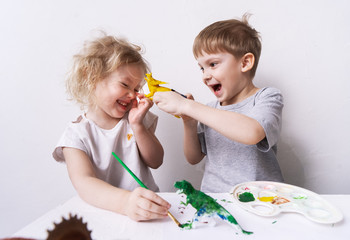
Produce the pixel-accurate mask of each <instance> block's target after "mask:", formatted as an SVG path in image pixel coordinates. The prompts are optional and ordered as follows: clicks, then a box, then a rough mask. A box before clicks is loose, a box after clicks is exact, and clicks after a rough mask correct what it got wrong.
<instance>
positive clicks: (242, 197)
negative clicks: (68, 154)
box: [238, 192, 255, 202]
mask: <svg viewBox="0 0 350 240" xmlns="http://www.w3.org/2000/svg"><path fill="white" fill-rule="evenodd" d="M238 200H239V201H241V202H252V201H255V198H254V195H253V194H252V193H250V192H244V193H242V194H239V196H238Z"/></svg>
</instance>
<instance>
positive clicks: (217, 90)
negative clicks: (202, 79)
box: [211, 84, 221, 92]
mask: <svg viewBox="0 0 350 240" xmlns="http://www.w3.org/2000/svg"><path fill="white" fill-rule="evenodd" d="M211 87H212V88H213V90H214V92H219V91H220V90H221V84H215V85H213V86H211Z"/></svg>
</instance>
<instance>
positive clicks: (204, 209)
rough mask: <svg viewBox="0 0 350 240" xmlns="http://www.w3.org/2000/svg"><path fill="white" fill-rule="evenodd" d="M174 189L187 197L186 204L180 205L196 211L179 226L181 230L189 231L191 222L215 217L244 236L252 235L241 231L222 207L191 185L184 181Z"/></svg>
mask: <svg viewBox="0 0 350 240" xmlns="http://www.w3.org/2000/svg"><path fill="white" fill-rule="evenodd" d="M174 187H175V188H178V189H179V190H178V192H179V193H184V194H185V195H186V196H187V197H186V202H185V203H184V202H181V204H184V205H185V206H187V205H188V204H191V205H192V207H194V208H195V209H196V210H197V212H196V214H195V216H194V218H193V219H192V221H190V222H189V223H185V224H181V227H182V228H186V229H191V228H192V224H193V222H197V221H199V220H200V219H201V218H202V217H211V216H217V217H219V218H221V219H223V220H224V221H226V222H228V223H229V224H231V225H232V226H233V227H235V228H236V229H237V230H238V231H240V232H242V233H244V234H248V235H249V234H252V233H253V232H248V231H245V230H243V229H242V227H241V226H240V225H239V224H238V222H237V221H236V219H235V218H234V217H233V216H232V215H231V214H230V213H229V212H228V211H227V210H226V209H225V208H224V207H223V206H221V205H220V204H219V203H217V202H216V201H215V200H214V199H213V198H212V197H210V196H208V195H207V194H205V193H203V192H201V191H198V190H196V189H194V188H193V186H192V185H191V183H189V182H187V181H186V180H183V181H179V182H176V183H175V184H174Z"/></svg>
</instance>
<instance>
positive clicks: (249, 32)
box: [193, 14, 261, 77]
mask: <svg viewBox="0 0 350 240" xmlns="http://www.w3.org/2000/svg"><path fill="white" fill-rule="evenodd" d="M249 17H250V14H244V15H243V17H242V20H237V19H229V20H224V21H218V22H215V23H213V24H211V25H209V26H207V27H206V28H204V29H203V30H202V31H201V32H200V33H199V34H198V35H197V37H196V38H195V40H194V43H193V54H194V56H195V58H197V57H199V56H200V55H202V54H203V52H206V53H217V52H221V51H226V52H229V53H231V54H232V55H233V56H234V57H235V58H237V59H239V58H241V57H243V56H244V55H245V54H246V53H252V54H253V55H254V57H255V61H254V66H253V67H252V69H251V77H254V76H255V72H256V69H257V67H258V63H259V58H260V54H261V42H260V35H259V32H257V31H256V30H255V29H254V28H252V27H251V26H250V25H249V24H248V19H249Z"/></svg>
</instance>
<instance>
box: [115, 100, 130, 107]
mask: <svg viewBox="0 0 350 240" xmlns="http://www.w3.org/2000/svg"><path fill="white" fill-rule="evenodd" d="M117 103H119V104H120V105H123V106H127V105H128V104H127V103H125V102H121V101H119V100H118V101H117Z"/></svg>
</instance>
